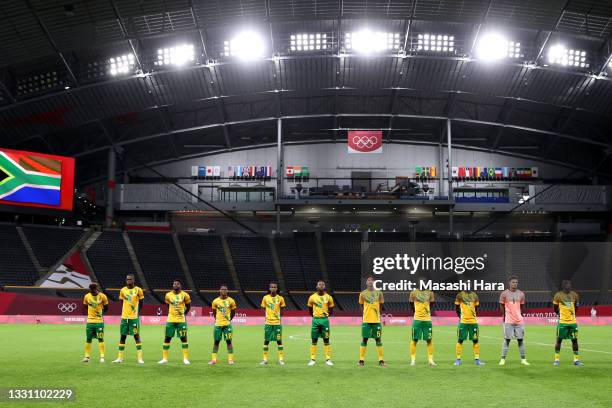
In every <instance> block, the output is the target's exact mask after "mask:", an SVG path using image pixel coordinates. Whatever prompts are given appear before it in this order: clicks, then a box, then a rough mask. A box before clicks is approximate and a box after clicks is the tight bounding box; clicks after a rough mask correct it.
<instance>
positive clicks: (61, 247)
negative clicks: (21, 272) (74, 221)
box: [23, 225, 83, 268]
mask: <svg viewBox="0 0 612 408" xmlns="http://www.w3.org/2000/svg"><path fill="white" fill-rule="evenodd" d="M23 232H24V233H25V235H26V237H27V238H28V242H29V243H30V246H31V247H32V249H33V250H34V254H35V256H36V259H38V262H39V263H40V265H41V266H42V267H44V268H48V267H50V266H52V265H53V264H55V263H56V262H57V261H58V260H59V259H60V258H61V257H62V256H64V255H66V254H67V253H68V251H69V250H70V249H72V247H73V246H74V245H75V244H76V243H77V242H78V240H79V239H80V238H81V236H82V235H83V230H82V229H80V228H58V227H46V226H33V225H28V226H23Z"/></svg>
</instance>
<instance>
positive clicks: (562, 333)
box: [557, 323, 578, 340]
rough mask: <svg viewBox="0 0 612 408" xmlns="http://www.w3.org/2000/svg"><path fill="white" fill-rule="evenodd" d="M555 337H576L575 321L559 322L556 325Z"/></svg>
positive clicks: (576, 327) (562, 338)
mask: <svg viewBox="0 0 612 408" xmlns="http://www.w3.org/2000/svg"><path fill="white" fill-rule="evenodd" d="M557 337H558V338H560V339H561V340H564V339H571V340H573V339H577V338H578V325H577V324H576V323H559V324H558V325H557Z"/></svg>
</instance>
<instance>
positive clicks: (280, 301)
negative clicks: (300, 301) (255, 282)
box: [259, 282, 286, 365]
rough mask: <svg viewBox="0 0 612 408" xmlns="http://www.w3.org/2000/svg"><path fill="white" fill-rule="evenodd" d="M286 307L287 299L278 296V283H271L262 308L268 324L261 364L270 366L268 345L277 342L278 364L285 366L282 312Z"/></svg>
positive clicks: (265, 329)
mask: <svg viewBox="0 0 612 408" xmlns="http://www.w3.org/2000/svg"><path fill="white" fill-rule="evenodd" d="M285 306H286V305H285V299H284V298H283V297H282V296H281V295H279V294H278V283H276V282H270V289H269V290H268V294H267V295H265V296H264V297H263V299H262V300H261V307H262V308H264V309H265V310H266V324H265V326H264V345H263V359H262V360H261V363H259V364H262V365H265V364H268V344H270V342H271V341H275V342H276V344H277V345H278V364H280V365H285V350H284V348H283V326H282V325H281V310H282V308H284V307H285Z"/></svg>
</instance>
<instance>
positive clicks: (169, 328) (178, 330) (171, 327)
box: [166, 322, 187, 338]
mask: <svg viewBox="0 0 612 408" xmlns="http://www.w3.org/2000/svg"><path fill="white" fill-rule="evenodd" d="M175 335H176V337H179V338H183V337H187V323H186V322H180V323H172V322H168V323H166V337H174V336H175Z"/></svg>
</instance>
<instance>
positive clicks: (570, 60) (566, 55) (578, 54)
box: [547, 44, 590, 68]
mask: <svg viewBox="0 0 612 408" xmlns="http://www.w3.org/2000/svg"><path fill="white" fill-rule="evenodd" d="M547 61H548V63H549V64H553V65H561V66H566V67H567V66H569V67H575V68H588V67H589V65H590V64H589V63H588V61H587V53H586V51H584V50H577V49H573V48H567V47H565V46H564V45H560V44H557V45H553V46H552V47H550V48H549V49H548V55H547Z"/></svg>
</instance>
